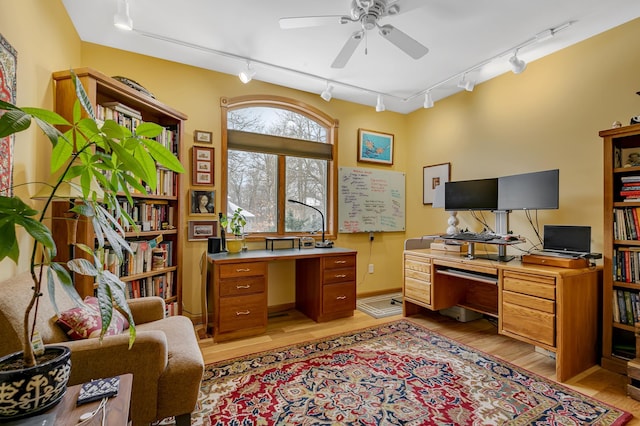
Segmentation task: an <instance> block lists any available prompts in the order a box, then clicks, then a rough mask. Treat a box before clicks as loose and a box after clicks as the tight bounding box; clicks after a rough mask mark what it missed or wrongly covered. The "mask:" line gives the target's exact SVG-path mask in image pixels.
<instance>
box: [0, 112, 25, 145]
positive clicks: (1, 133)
mask: <svg viewBox="0 0 640 426" xmlns="http://www.w3.org/2000/svg"><path fill="white" fill-rule="evenodd" d="M29 126H31V116H30V115H28V114H25V113H24V112H23V111H22V110H20V109H14V110H10V111H6V112H5V113H4V114H2V116H0V138H4V137H7V136H9V135H12V134H14V133H18V132H22V131H23V130H26V129H28V128H29Z"/></svg>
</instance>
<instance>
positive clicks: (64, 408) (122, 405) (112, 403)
mask: <svg viewBox="0 0 640 426" xmlns="http://www.w3.org/2000/svg"><path fill="white" fill-rule="evenodd" d="M132 383H133V374H123V375H121V376H120V385H119V388H118V395H116V396H115V397H113V398H109V401H108V402H107V407H106V408H107V417H106V423H105V425H108V426H126V425H127V424H128V422H129V404H130V403H131V384H132ZM81 386H82V385H75V386H69V387H68V388H67V393H66V394H65V395H64V397H63V398H62V401H61V402H60V404H58V405H56V406H55V408H53V409H51V411H50V412H51V413H55V414H56V422H55V426H69V425H75V424H78V419H79V418H80V416H81V415H82V414H84V413H87V412H91V411H93V410H95V409H96V408H97V407H98V405H100V401H94V402H88V403H86V404H82V405H80V406H76V401H77V400H78V394H79V393H80V387H81ZM101 421H102V411H101V412H100V413H98V414H96V415H95V417H93V418H92V419H91V420H90V421H88V422H86V423H83V426H99V425H101V424H102V423H101Z"/></svg>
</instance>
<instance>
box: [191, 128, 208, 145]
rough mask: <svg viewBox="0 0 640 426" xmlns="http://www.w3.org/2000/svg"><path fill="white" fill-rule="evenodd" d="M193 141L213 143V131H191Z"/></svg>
mask: <svg viewBox="0 0 640 426" xmlns="http://www.w3.org/2000/svg"><path fill="white" fill-rule="evenodd" d="M193 141H194V142H197V143H213V133H211V132H205V131H204V130H195V131H194V132H193Z"/></svg>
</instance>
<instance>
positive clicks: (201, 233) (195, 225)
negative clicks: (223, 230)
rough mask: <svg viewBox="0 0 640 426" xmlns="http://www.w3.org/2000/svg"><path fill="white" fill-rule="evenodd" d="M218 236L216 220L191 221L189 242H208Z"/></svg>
mask: <svg viewBox="0 0 640 426" xmlns="http://www.w3.org/2000/svg"><path fill="white" fill-rule="evenodd" d="M217 235H218V222H217V221H215V220H190V221H189V235H188V239H189V241H199V240H206V239H207V238H209V237H216V236H217Z"/></svg>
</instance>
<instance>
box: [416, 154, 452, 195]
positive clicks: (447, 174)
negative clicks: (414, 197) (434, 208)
mask: <svg viewBox="0 0 640 426" xmlns="http://www.w3.org/2000/svg"><path fill="white" fill-rule="evenodd" d="M449 179H451V163H442V164H434V165H432V166H424V167H423V168H422V204H433V196H434V193H435V190H436V187H437V186H438V185H444V183H445V182H449Z"/></svg>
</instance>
